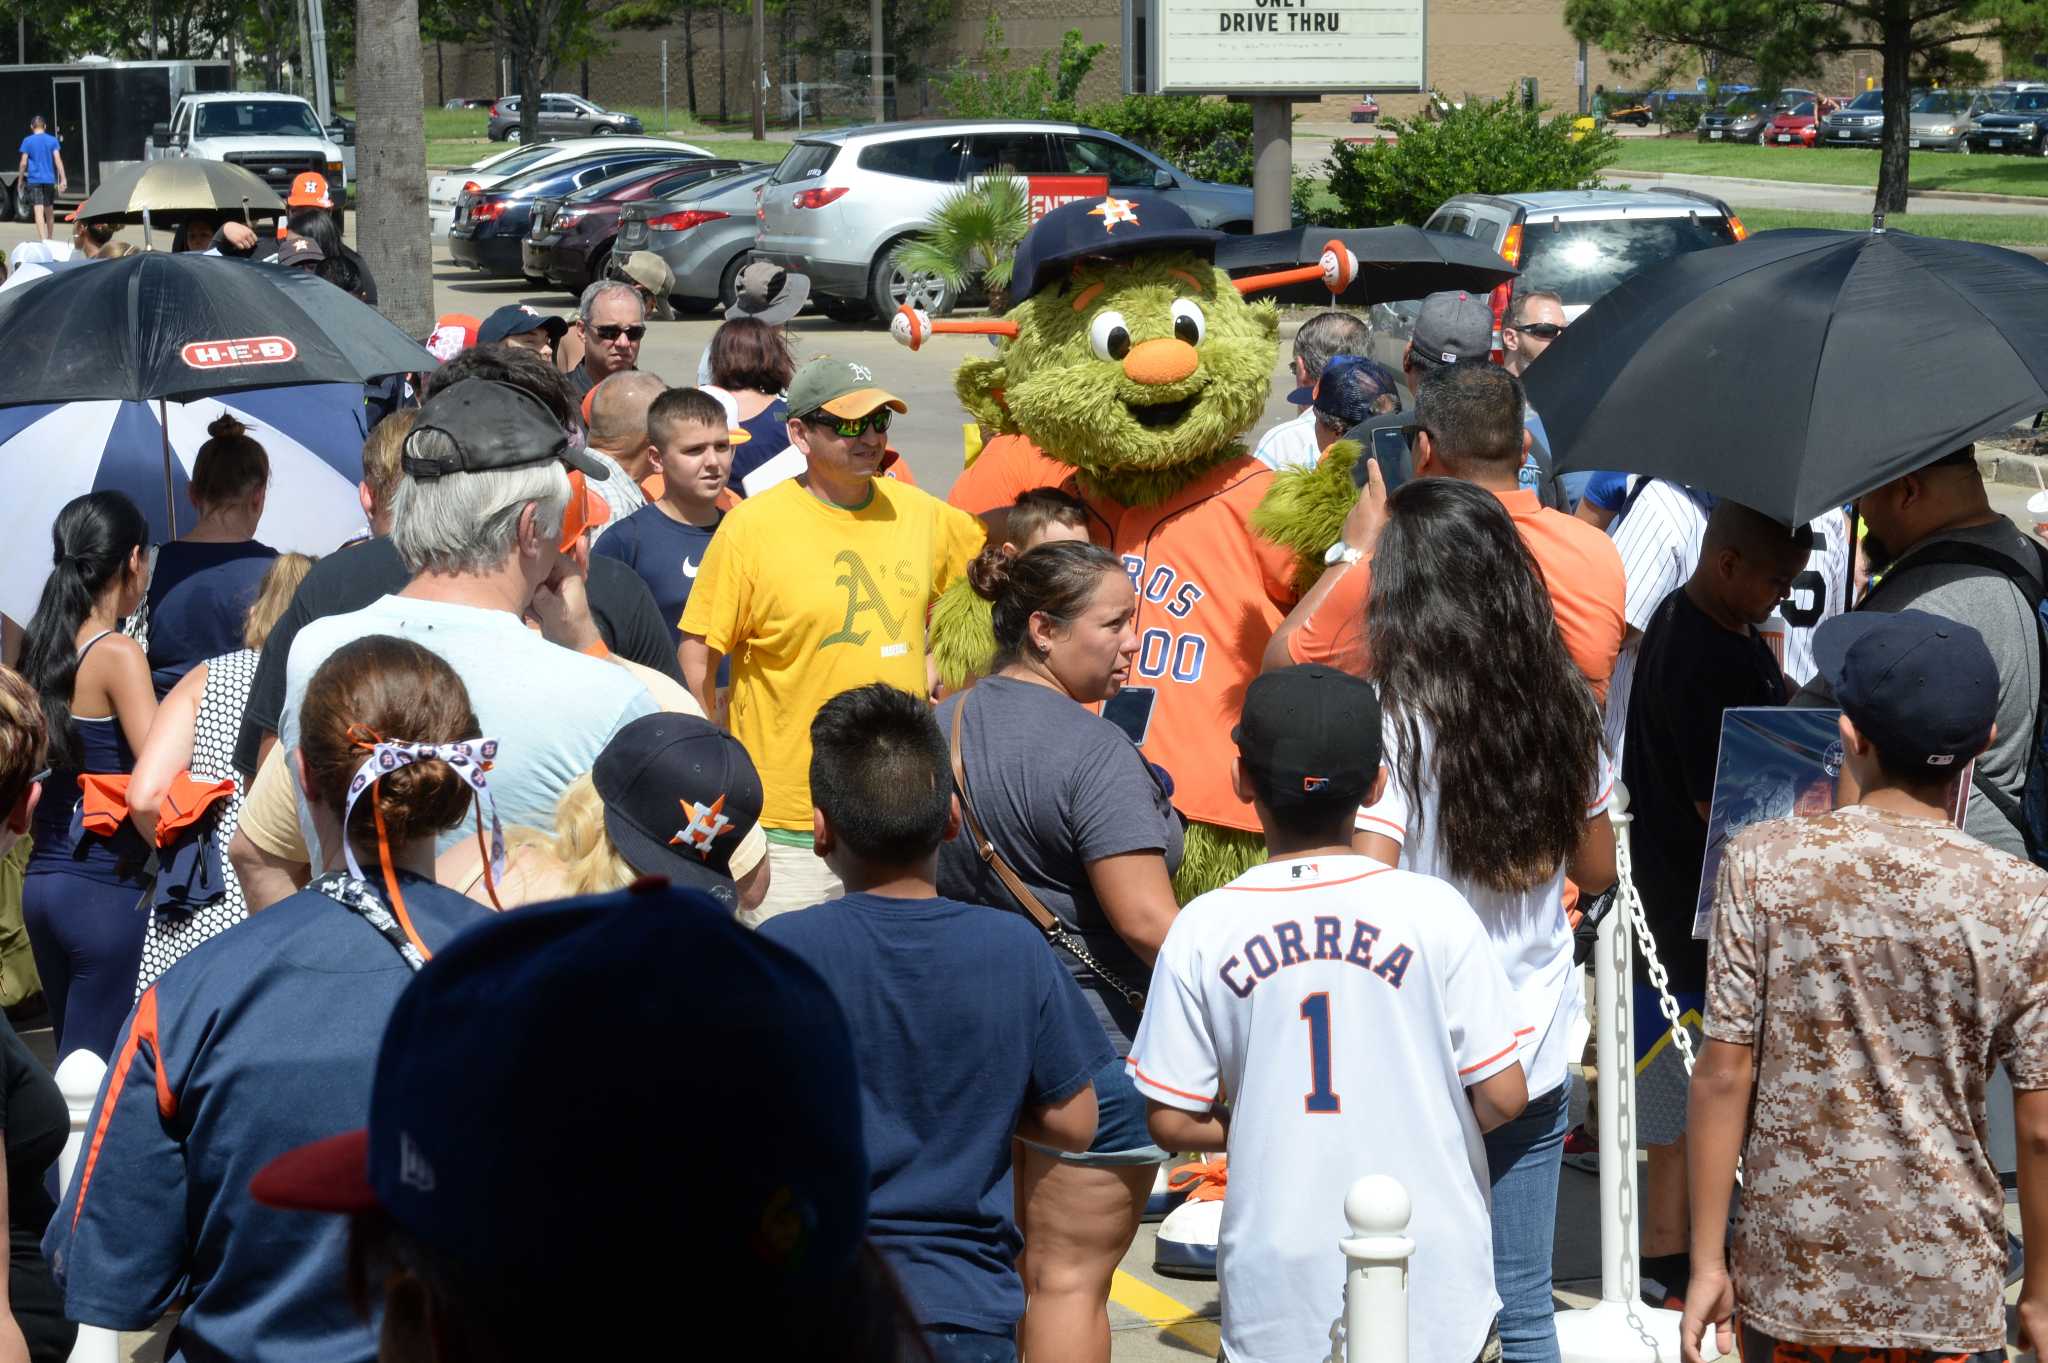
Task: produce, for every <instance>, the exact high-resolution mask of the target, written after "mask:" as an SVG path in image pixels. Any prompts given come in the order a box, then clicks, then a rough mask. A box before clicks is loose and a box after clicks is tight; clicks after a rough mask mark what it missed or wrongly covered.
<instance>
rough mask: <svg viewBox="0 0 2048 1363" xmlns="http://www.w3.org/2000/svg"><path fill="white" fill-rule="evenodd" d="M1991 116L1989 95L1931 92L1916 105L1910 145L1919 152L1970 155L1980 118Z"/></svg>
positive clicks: (1909, 137)
mask: <svg viewBox="0 0 2048 1363" xmlns="http://www.w3.org/2000/svg"><path fill="white" fill-rule="evenodd" d="M1990 112H1991V98H1990V96H1988V95H1973V94H1971V93H1970V92H1969V91H1967V90H1929V91H1928V92H1927V93H1926V94H1924V95H1921V96H1920V97H1919V98H1918V99H1916V100H1914V101H1913V109H1912V115H1911V117H1912V128H1911V130H1910V131H1909V132H1908V133H1907V134H1906V145H1907V146H1908V147H1911V148H1912V149H1913V150H1915V151H1919V150H1921V149H1923V148H1924V149H1925V150H1928V151H1959V152H1962V153H1963V154H1964V155H1968V154H1969V151H1970V130H1971V129H1972V128H1974V127H1976V126H1977V119H1978V117H1979V116H1980V115H1983V114H1988V113H1990Z"/></svg>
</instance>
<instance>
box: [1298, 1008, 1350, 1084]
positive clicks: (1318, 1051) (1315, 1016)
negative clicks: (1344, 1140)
mask: <svg viewBox="0 0 2048 1363" xmlns="http://www.w3.org/2000/svg"><path fill="white" fill-rule="evenodd" d="M1301 1020H1302V1021H1303V1022H1306V1023H1307V1024H1308V1077H1309V1091H1308V1093H1307V1094H1306V1095H1305V1096H1304V1097H1303V1098H1302V1100H1301V1107H1302V1110H1303V1111H1304V1112H1341V1111H1343V1108H1344V1103H1343V1100H1342V1099H1340V1098H1339V1097H1338V1096H1337V1095H1336V1094H1334V1093H1332V1092H1330V996H1329V995H1328V994H1326V993H1324V994H1310V995H1309V996H1308V997H1307V998H1305V999H1303V1000H1302V1001H1301Z"/></svg>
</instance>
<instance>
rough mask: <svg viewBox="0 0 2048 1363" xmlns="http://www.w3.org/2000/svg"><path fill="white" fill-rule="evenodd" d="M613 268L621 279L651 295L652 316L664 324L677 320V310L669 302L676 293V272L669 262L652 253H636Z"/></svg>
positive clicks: (649, 311) (650, 309)
mask: <svg viewBox="0 0 2048 1363" xmlns="http://www.w3.org/2000/svg"><path fill="white" fill-rule="evenodd" d="M613 268H614V269H615V270H617V271H618V275H619V278H621V279H624V280H626V281H628V282H630V283H633V284H637V285H639V286H640V287H641V288H642V289H645V290H646V291H647V293H648V294H649V295H651V297H652V300H653V301H652V302H650V303H649V304H648V308H647V310H648V313H649V314H650V315H651V316H653V317H655V318H657V319H659V320H661V321H663V322H673V321H675V320H676V310H675V309H674V308H672V307H670V306H669V302H668V296H669V295H670V294H672V293H674V292H675V291H676V272H675V271H674V270H671V269H670V268H669V267H668V262H667V261H665V260H663V259H662V258H661V257H660V256H658V255H656V254H655V253H654V252H652V251H635V252H633V253H632V254H631V255H629V256H627V257H626V258H625V259H624V260H623V261H618V262H617V263H616V264H615V265H614V266H613Z"/></svg>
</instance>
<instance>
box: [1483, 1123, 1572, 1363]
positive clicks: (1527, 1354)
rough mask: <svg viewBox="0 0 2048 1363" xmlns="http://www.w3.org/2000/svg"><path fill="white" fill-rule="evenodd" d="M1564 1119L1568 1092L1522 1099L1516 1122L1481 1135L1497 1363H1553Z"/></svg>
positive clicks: (1555, 1357)
mask: <svg viewBox="0 0 2048 1363" xmlns="http://www.w3.org/2000/svg"><path fill="white" fill-rule="evenodd" d="M1570 1119H1571V1085H1570V1084H1560V1085H1558V1086H1557V1087H1556V1088H1554V1089H1552V1090H1551V1091H1550V1092H1548V1093H1545V1094H1541V1095H1539V1096H1537V1097H1534V1098H1531V1099H1530V1100H1529V1106H1527V1107H1526V1108H1523V1109H1522V1115H1521V1116H1519V1117H1517V1118H1515V1119H1514V1120H1513V1121H1511V1122H1509V1123H1508V1124H1507V1125H1506V1126H1503V1127H1499V1128H1496V1129H1495V1130H1493V1131H1489V1132H1487V1133H1486V1173H1487V1177H1488V1179H1489V1180H1490V1181H1491V1182H1492V1184H1493V1288H1494V1291H1496V1292H1498V1293H1500V1342H1501V1357H1502V1359H1503V1363H1559V1360H1558V1350H1557V1323H1556V1321H1555V1320H1553V1319H1552V1315H1553V1313H1554V1311H1555V1310H1556V1308H1555V1307H1554V1306H1553V1305H1552V1304H1551V1300H1550V1252H1551V1242H1552V1240H1553V1239H1554V1238H1555V1237H1556V1234H1557V1177H1558V1171H1559V1169H1560V1168H1561V1167H1562V1166H1563V1163H1564V1132H1565V1127H1566V1125H1567V1124H1568V1123H1569V1122H1570Z"/></svg>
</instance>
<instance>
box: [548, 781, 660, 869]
mask: <svg viewBox="0 0 2048 1363" xmlns="http://www.w3.org/2000/svg"><path fill="white" fill-rule="evenodd" d="M554 853H555V859H556V860H557V861H559V862H561V863H562V880H563V890H564V892H565V893H566V894H571V895H579V894H608V893H610V892H611V891H613V890H623V889H625V888H626V886H628V885H631V884H632V883H633V882H634V881H635V880H637V879H639V878H640V873H639V872H638V871H636V870H634V869H633V868H632V867H631V866H628V865H627V864H626V859H625V858H624V857H622V856H620V855H619V849H618V848H616V847H614V846H612V840H611V836H610V835H609V834H608V833H606V832H605V831H604V801H603V800H602V799H600V798H599V796H598V793H597V784H596V782H594V781H592V780H591V779H590V773H589V772H585V773H583V775H581V776H579V777H577V778H576V779H575V780H573V781H571V782H570V783H569V785H568V788H567V789H565V790H564V791H563V792H562V798H561V799H560V800H558V801H557V802H556V803H555V842H554Z"/></svg>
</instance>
